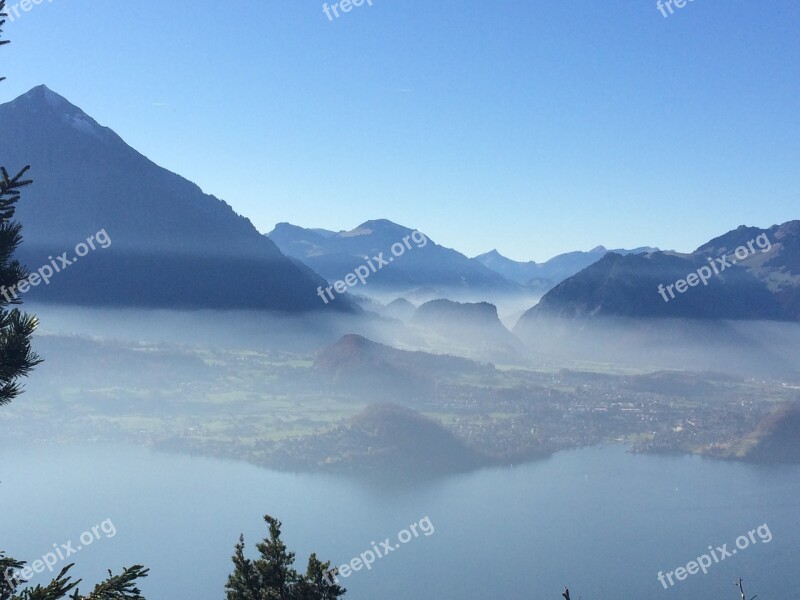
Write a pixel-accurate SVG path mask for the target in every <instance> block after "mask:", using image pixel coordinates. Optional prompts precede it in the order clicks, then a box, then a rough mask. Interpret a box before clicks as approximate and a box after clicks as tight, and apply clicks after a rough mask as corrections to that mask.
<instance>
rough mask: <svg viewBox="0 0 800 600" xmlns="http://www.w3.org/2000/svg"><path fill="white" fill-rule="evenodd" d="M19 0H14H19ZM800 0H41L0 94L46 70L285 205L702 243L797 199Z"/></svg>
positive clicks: (505, 233)
mask: <svg viewBox="0 0 800 600" xmlns="http://www.w3.org/2000/svg"><path fill="white" fill-rule="evenodd" d="M17 1H18V0H10V5H13V4H15V3H16V2H17ZM798 22H800V4H798V3H797V2H794V1H789V0H776V1H774V2H770V3H768V4H767V3H760V2H755V1H754V0H750V1H743V0H726V1H725V2H721V1H719V0H694V2H690V3H688V4H687V5H686V6H685V7H684V8H681V9H676V11H675V14H673V15H672V16H670V17H669V18H666V19H665V18H664V17H663V16H662V15H661V13H660V12H659V11H658V10H657V8H656V4H655V0H652V1H651V0H636V1H627V0H620V1H616V2H599V1H593V2H589V1H585V0H575V1H565V0H534V1H522V0H515V1H513V2H512V1H504V0H498V1H497V2H492V3H487V2H463V1H458V2H456V1H454V0H427V1H422V0H373V6H371V7H370V6H367V5H366V4H365V5H364V6H362V7H360V8H354V9H353V10H352V11H351V12H349V13H347V14H342V15H341V17H340V18H338V19H335V20H334V21H333V22H330V21H329V20H328V19H327V18H326V17H325V15H324V13H323V12H322V2H320V1H319V0H285V1H282V2H277V1H275V0H240V1H234V2H225V3H221V2H218V3H212V2H205V1H203V0H193V1H189V0H169V2H156V1H153V0H139V1H137V2H100V1H99V0H94V1H92V0H52V2H50V3H48V2H47V0H45V2H44V3H43V4H40V5H37V6H33V8H32V10H30V12H28V13H24V14H22V16H21V17H20V18H18V19H16V20H15V21H14V22H13V23H9V24H7V26H6V35H7V36H8V37H10V38H11V39H12V41H13V43H12V44H11V45H10V46H6V47H5V49H4V50H3V51H2V56H3V61H2V65H3V66H2V71H3V73H2V74H3V75H6V76H7V77H8V80H7V81H6V82H4V83H3V84H1V85H0V101H7V100H10V99H12V98H14V97H16V96H17V95H19V94H21V93H23V92H25V91H27V90H28V89H29V88H31V87H33V86H34V85H37V84H40V83H45V84H46V85H48V86H49V87H50V88H51V89H53V90H54V91H56V92H58V93H60V94H62V95H63V96H65V97H66V98H67V99H69V100H70V101H72V102H73V103H75V104H77V105H78V106H80V107H81V108H83V109H84V110H86V112H88V113H89V114H90V115H91V116H93V117H94V118H95V119H97V120H98V121H99V122H100V123H102V124H103V125H107V126H109V127H111V128H113V129H114V130H115V131H116V132H117V133H119V134H120V135H121V136H122V137H123V138H124V139H125V140H126V141H127V142H128V143H130V144H131V145H132V146H134V147H135V148H136V149H138V150H139V151H141V152H142V153H143V154H145V155H147V156H148V157H149V158H151V159H152V160H154V161H155V162H157V163H159V164H160V165H162V166H164V167H166V168H169V169H170V170H172V171H175V172H177V173H180V174H181V175H183V176H185V177H187V178H188V179H191V180H192V181H195V182H196V183H198V184H199V185H200V186H201V187H202V188H203V189H204V190H205V191H207V192H209V193H212V194H215V195H217V196H219V197H221V198H223V199H225V200H226V201H227V202H228V203H230V204H231V205H232V206H233V207H234V208H235V209H236V210H237V212H240V213H242V214H244V215H246V216H248V217H249V218H250V219H251V220H252V221H253V223H254V224H255V225H256V226H257V227H258V228H259V229H260V230H262V231H269V230H270V229H271V228H272V227H273V226H274V225H275V223H277V222H281V221H289V222H292V223H295V224H297V225H301V226H306V227H326V228H329V229H336V230H338V229H350V228H352V227H354V226H356V225H357V224H359V223H361V222H363V221H365V220H368V219H373V218H388V219H391V220H393V221H396V222H399V223H402V224H404V225H408V226H410V227H416V228H419V229H421V230H422V231H424V232H425V233H427V234H428V235H429V236H430V237H431V238H432V239H434V240H435V241H437V242H438V243H441V244H444V245H446V246H450V247H454V248H457V249H458V250H460V251H462V252H465V253H467V254H469V255H474V254H478V253H480V252H485V251H488V250H490V249H492V248H497V249H499V250H500V251H501V252H502V253H504V254H506V255H508V256H510V257H512V258H515V259H520V260H521V259H525V260H529V259H534V260H544V259H546V258H549V257H550V256H553V255H555V254H558V253H560V252H565V251H569V250H575V249H590V248H592V247H593V246H595V245H597V244H605V245H607V246H609V247H621V246H625V247H633V246H639V245H646V244H647V245H657V246H660V247H662V248H670V249H673V248H674V249H678V250H692V249H694V248H695V247H696V246H698V245H700V244H701V243H703V242H705V241H706V240H708V239H709V238H711V237H714V236H716V235H718V234H721V233H723V232H725V231H727V230H729V229H732V228H735V227H736V226H738V225H740V224H749V225H759V226H769V225H771V224H773V223H778V222H783V221H787V220H790V219H794V218H800V211H798V196H799V193H800V168H798V167H799V166H800V160H799V159H800V110H798V108H800V107H799V106H798V104H800V36H799V35H798V33H797V32H798V29H797V27H798V25H797V24H798Z"/></svg>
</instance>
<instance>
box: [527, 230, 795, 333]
mask: <svg viewBox="0 0 800 600" xmlns="http://www.w3.org/2000/svg"><path fill="white" fill-rule="evenodd" d="M756 239H758V240H760V242H759V243H760V244H761V246H763V247H761V246H757V245H755V244H754V243H753V241H754V240H756ZM748 244H751V245H752V249H751V250H748V252H747V256H746V257H744V254H745V253H744V252H742V253H741V254H742V257H743V258H739V259H738V260H736V258H734V252H735V251H736V250H737V249H742V248H744V249H745V250H747V249H748ZM722 257H728V258H729V260H728V262H729V263H730V266H728V267H724V268H723V266H722V265H721V263H720V262H719V261H718V260H717V259H719V258H722ZM798 261H800V222H797V221H793V222H790V223H786V224H784V225H780V226H777V225H776V226H773V227H771V228H770V229H767V230H764V229H759V228H754V227H740V228H739V229H736V230H734V231H731V232H729V233H727V234H725V235H723V236H720V237H719V238H716V239H715V240H712V241H711V242H709V243H708V244H705V245H703V246H701V247H700V248H698V249H697V250H696V251H695V252H693V253H692V254H688V255H678V254H674V253H664V252H654V253H651V254H647V255H628V256H620V255H618V254H613V253H611V254H607V255H606V256H604V257H603V259H602V260H600V261H599V262H597V263H595V264H594V265H591V266H590V267H588V268H586V269H584V270H583V271H581V272H580V273H578V274H577V275H575V276H573V277H571V278H569V279H567V280H566V281H564V282H562V283H561V284H559V285H558V286H556V287H555V288H554V289H553V290H551V291H550V292H548V293H547V294H546V295H545V296H544V297H543V298H542V300H541V302H540V303H539V304H538V305H537V306H535V307H534V308H532V309H531V310H529V311H528V312H527V313H526V314H525V315H523V317H522V318H521V319H520V321H519V323H518V324H517V328H516V329H515V332H517V333H522V334H526V333H530V332H526V331H525V330H526V329H531V328H534V329H535V324H536V321H537V319H541V318H552V317H556V318H566V319H574V318H578V319H592V318H595V317H609V316H610V317H635V318H642V317H646V318H665V317H681V318H690V319H707V320H721V319H747V320H787V321H792V320H798V318H800V268H798V266H799V265H798ZM712 263H714V265H715V266H719V272H718V273H714V272H713V271H712V269H711V267H710V265H711V264H712ZM700 269H707V272H708V273H709V274H710V276H709V277H708V278H707V285H705V284H703V283H702V282H700V283H695V286H693V287H696V289H692V287H689V288H688V289H686V290H685V292H684V293H678V294H676V295H675V297H674V298H670V297H669V296H666V293H665V292H661V291H660V288H659V286H668V285H670V284H674V283H675V282H677V281H678V280H686V279H687V277H688V276H689V275H690V274H692V273H697V272H698V271H699V270H700ZM665 296H666V298H667V300H666V301H665Z"/></svg>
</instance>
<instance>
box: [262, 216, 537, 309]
mask: <svg viewBox="0 0 800 600" xmlns="http://www.w3.org/2000/svg"><path fill="white" fill-rule="evenodd" d="M413 232H414V230H412V229H409V228H408V227H404V226H402V225H398V224H396V223H393V222H391V221H389V220H386V219H377V220H372V221H367V222H365V223H362V224H361V225H359V226H358V227H356V228H355V229H353V230H351V231H340V232H338V233H334V232H330V231H327V230H320V229H304V228H302V227H298V226H296V225H291V224H289V223H279V224H278V225H277V226H276V227H275V229H274V230H273V231H271V232H270V233H269V234H268V236H269V238H270V239H271V240H272V241H274V242H275V243H276V244H277V245H278V247H279V248H280V249H281V250H282V251H283V252H284V253H285V254H287V255H288V256H292V257H294V258H297V259H298V260H301V261H303V262H304V263H305V264H307V265H308V266H309V267H310V268H311V269H313V270H314V271H315V272H317V273H319V274H320V275H322V276H323V277H325V278H326V279H328V280H330V281H335V280H340V279H342V278H343V277H344V276H345V275H346V274H348V273H351V272H353V271H354V270H355V269H356V268H357V267H358V266H360V265H363V264H364V263H365V260H366V259H368V258H371V257H373V256H377V255H378V254H379V253H381V252H382V253H383V254H384V256H385V257H391V252H390V249H391V247H392V245H393V244H396V243H402V240H403V239H404V238H406V237H408V236H410V235H412V234H413ZM422 233H423V234H424V232H422ZM426 240H427V241H426V242H425V244H424V245H423V244H416V243H413V242H412V243H411V246H412V247H411V248H410V249H407V250H406V251H405V252H404V253H403V255H402V256H401V257H397V258H394V260H393V262H392V264H391V266H390V267H386V268H383V269H381V270H379V271H378V272H376V273H374V274H372V275H371V276H370V278H369V289H366V288H362V289H361V290H359V291H360V292H361V293H367V294H368V293H370V292H372V291H378V290H382V291H391V292H395V293H400V294H404V293H406V292H409V291H412V292H417V293H420V294H427V295H428V296H431V297H441V296H446V295H448V294H460V293H470V292H476V293H479V292H483V291H487V290H490V291H492V292H500V293H507V294H515V293H521V292H522V291H523V289H522V287H521V286H520V285H518V284H517V283H515V282H512V281H509V280H507V279H506V278H505V277H503V276H502V275H500V274H498V273H496V272H494V271H492V270H491V269H489V268H487V267H485V266H484V265H482V264H480V263H477V262H475V261H472V260H470V259H469V258H467V257H466V256H464V255H463V254H461V253H460V252H457V251H455V250H451V249H449V248H445V247H443V246H439V245H438V244H436V243H435V242H434V241H433V240H431V239H429V238H426Z"/></svg>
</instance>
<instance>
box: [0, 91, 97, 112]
mask: <svg viewBox="0 0 800 600" xmlns="http://www.w3.org/2000/svg"><path fill="white" fill-rule="evenodd" d="M12 104H14V105H20V104H21V105H26V106H30V107H40V108H49V109H55V110H58V111H59V112H61V111H65V110H66V111H68V112H72V111H75V110H80V109H79V108H78V107H77V106H74V105H73V104H72V103H70V102H69V100H67V99H66V98H64V97H63V96H61V95H59V94H57V93H56V92H54V91H53V90H51V89H50V88H49V87H47V86H46V85H44V84H42V85H37V86H36V87H34V88H31V89H30V90H28V91H27V92H26V93H24V94H22V95H21V96H20V97H19V98H17V99H16V100H14V101H13V102H12ZM81 112H82V111H81Z"/></svg>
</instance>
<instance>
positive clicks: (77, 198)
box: [0, 86, 349, 311]
mask: <svg viewBox="0 0 800 600" xmlns="http://www.w3.org/2000/svg"><path fill="white" fill-rule="evenodd" d="M0 124H2V130H3V136H2V138H0V163H1V164H3V165H6V166H7V167H8V168H10V169H11V170H13V169H18V168H20V167H22V166H24V165H26V164H30V165H31V166H32V169H31V172H30V175H31V177H32V178H33V179H34V185H32V186H31V187H30V188H28V190H26V193H25V194H24V196H23V200H22V202H21V203H20V205H19V210H18V213H17V216H18V218H19V220H20V221H21V222H22V224H23V227H24V231H23V235H24V240H25V241H24V244H23V246H22V251H21V254H20V257H21V259H22V260H23V261H24V262H25V263H26V264H27V265H28V267H29V268H30V269H31V270H35V269H37V268H38V267H39V266H40V265H45V264H48V263H49V262H50V261H49V259H48V257H49V256H59V255H61V254H62V253H63V252H65V251H67V252H68V255H72V256H75V252H74V248H75V246H76V244H78V243H80V242H83V241H85V240H86V239H87V238H88V237H89V236H91V235H93V234H95V233H96V232H98V231H100V230H105V232H106V233H107V234H108V237H109V238H110V239H111V241H112V243H111V245H110V247H108V248H107V249H100V248H98V249H96V250H94V251H92V252H90V253H89V254H87V255H86V257H85V258H80V260H79V261H77V264H75V265H73V266H70V267H69V270H65V271H63V272H62V273H59V274H57V275H56V276H55V277H54V278H53V280H52V282H51V283H50V285H48V286H39V287H37V288H35V289H32V290H31V292H30V296H29V297H30V299H39V300H44V301H56V302H65V303H79V304H93V305H117V306H150V307H196V308H254V309H277V310H283V311H305V310H314V309H319V308H320V306H321V305H322V303H321V302H320V301H319V298H318V297H317V296H316V288H317V286H318V285H324V282H323V281H322V279H321V278H320V277H319V276H317V275H315V274H314V273H313V272H311V271H310V270H309V269H308V268H307V267H305V266H303V265H300V264H297V263H295V262H293V261H291V260H290V259H288V258H287V257H286V256H284V255H283V254H282V253H281V252H280V251H279V250H278V248H277V247H276V246H275V245H274V244H273V243H272V242H271V241H270V240H268V239H266V238H265V237H264V236H262V235H260V234H259V232H258V231H257V230H256V229H255V227H253V225H252V224H251V223H250V221H249V220H247V219H245V218H244V217H241V216H239V215H237V214H236V213H235V212H234V211H233V210H232V209H231V207H230V206H228V205H227V204H226V203H224V202H222V201H221V200H219V199H217V198H215V197H213V196H209V195H207V194H204V193H203V192H202V191H201V190H200V188H198V187H197V186H196V185H194V184H193V183H191V182H189V181H187V180H186V179H183V178H182V177H180V176H178V175H176V174H174V173H171V172H169V171H167V170H166V169H163V168H161V167H159V166H158V165H156V164H154V163H153V162H151V161H150V160H148V159H147V158H146V157H144V156H143V155H141V154H140V153H138V152H137V151H135V150H134V149H133V148H131V147H130V146H128V145H127V144H125V142H124V141H123V140H122V139H121V138H120V137H119V136H118V135H117V134H115V133H114V132H113V131H112V130H110V129H108V128H106V127H102V126H100V125H98V124H97V122H96V121H94V120H93V119H92V118H91V117H89V116H88V115H87V114H86V113H84V112H83V111H82V110H81V109H79V108H78V107H76V106H73V105H72V104H70V103H69V102H68V101H67V100H65V99H64V98H62V97H61V96H59V95H58V94H56V93H54V92H52V91H50V90H49V89H47V88H46V87H45V86H39V87H37V88H34V89H32V90H31V91H30V92H28V93H27V94H24V95H23V96H20V97H19V98H17V99H16V100H14V101H13V102H10V103H7V104H4V105H2V106H0ZM348 307H349V304H348V303H347V302H342V303H339V305H338V306H337V307H336V308H337V309H346V308H348Z"/></svg>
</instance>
